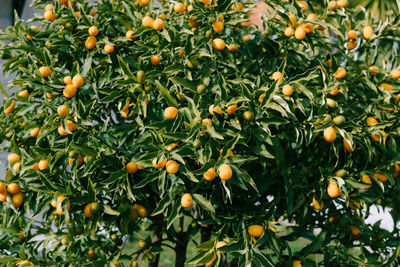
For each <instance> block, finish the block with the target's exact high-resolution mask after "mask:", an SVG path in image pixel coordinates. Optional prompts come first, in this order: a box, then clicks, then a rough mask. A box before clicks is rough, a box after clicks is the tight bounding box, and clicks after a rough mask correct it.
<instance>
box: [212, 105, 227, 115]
mask: <svg viewBox="0 0 400 267" xmlns="http://www.w3.org/2000/svg"><path fill="white" fill-rule="evenodd" d="M208 112H210V114H211V115H213V116H214V115H215V114H214V112H215V113H217V114H219V115H222V114H223V113H224V112H223V111H222V109H221V107H220V106H217V107H216V108H214V105H210V106H209V107H208Z"/></svg>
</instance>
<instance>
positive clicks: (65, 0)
mask: <svg viewBox="0 0 400 267" xmlns="http://www.w3.org/2000/svg"><path fill="white" fill-rule="evenodd" d="M73 4H74V3H73V2H72V0H60V5H63V6H66V7H68V6H69V5H71V6H72V5H73Z"/></svg>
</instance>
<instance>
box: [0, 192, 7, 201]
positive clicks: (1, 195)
mask: <svg viewBox="0 0 400 267" xmlns="http://www.w3.org/2000/svg"><path fill="white" fill-rule="evenodd" d="M6 200H7V192H4V193H0V202H5V201H6Z"/></svg>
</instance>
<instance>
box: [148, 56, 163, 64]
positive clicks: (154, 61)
mask: <svg viewBox="0 0 400 267" xmlns="http://www.w3.org/2000/svg"><path fill="white" fill-rule="evenodd" d="M160 61H161V60H160V57H159V56H152V57H151V58H150V62H151V64H152V65H154V66H156V65H158V64H159V63H160Z"/></svg>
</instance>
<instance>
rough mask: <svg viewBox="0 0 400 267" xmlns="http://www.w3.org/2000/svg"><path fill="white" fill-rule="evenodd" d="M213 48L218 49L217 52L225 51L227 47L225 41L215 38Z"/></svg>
mask: <svg viewBox="0 0 400 267" xmlns="http://www.w3.org/2000/svg"><path fill="white" fill-rule="evenodd" d="M212 46H213V47H214V48H215V49H216V50H223V49H224V48H225V46H226V44H225V41H224V40H222V39H220V38H215V39H214V40H213V41H212Z"/></svg>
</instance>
